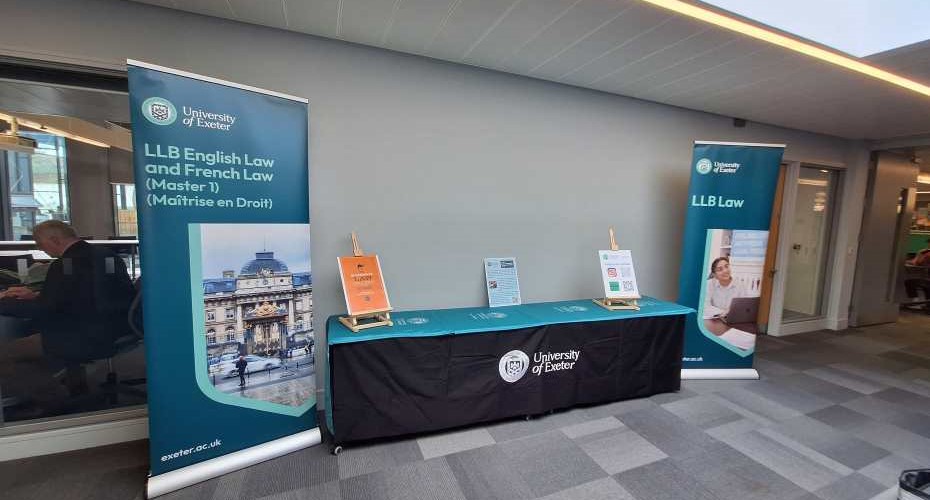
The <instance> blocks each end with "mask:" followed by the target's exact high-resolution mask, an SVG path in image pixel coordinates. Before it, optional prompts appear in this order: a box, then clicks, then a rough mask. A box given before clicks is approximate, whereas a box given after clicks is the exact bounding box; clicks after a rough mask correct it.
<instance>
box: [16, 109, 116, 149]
mask: <svg viewBox="0 0 930 500" xmlns="http://www.w3.org/2000/svg"><path fill="white" fill-rule="evenodd" d="M13 118H16V121H17V122H19V125H20V126H21V127H29V128H32V129H36V130H37V131H39V132H45V133H47V134H52V135H58V136H61V137H65V138H68V139H71V140H75V141H78V142H83V143H85V144H90V145H91V146H97V147H98V148H108V147H110V145H109V144H107V143H105V142H100V141H95V140H93V139H90V138H87V137H84V136H81V135H76V134H72V133H71V132H67V131H64V130H61V129H57V128H55V127H49V126H48V125H44V124H42V123H39V122H35V121H32V120H29V119H23V118H19V117H16V116H13V115H8V114H6V113H0V120H4V121H12V120H13Z"/></svg>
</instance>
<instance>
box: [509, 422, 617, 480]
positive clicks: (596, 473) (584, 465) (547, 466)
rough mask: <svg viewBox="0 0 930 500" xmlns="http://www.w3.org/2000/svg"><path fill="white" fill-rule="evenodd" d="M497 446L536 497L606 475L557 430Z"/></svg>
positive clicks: (576, 445) (579, 448)
mask: <svg viewBox="0 0 930 500" xmlns="http://www.w3.org/2000/svg"><path fill="white" fill-rule="evenodd" d="M499 446H500V448H501V450H502V451H503V452H504V454H505V455H506V456H507V458H508V460H509V462H510V463H511V464H513V468H514V469H515V470H516V471H517V472H518V473H519V474H520V476H521V477H522V478H523V481H524V482H525V483H526V484H527V485H529V487H530V489H531V490H532V491H533V493H534V494H535V495H536V496H544V495H549V494H551V493H555V492H557V491H561V490H564V489H566V488H571V487H572V486H578V485H579V484H582V483H587V482H589V481H593V480H595V479H600V478H602V477H606V476H607V473H606V472H604V470H603V469H601V467H600V466H599V465H598V464H597V463H595V462H594V460H593V459H591V457H589V456H588V455H587V454H586V453H585V452H584V451H583V450H582V449H581V447H579V446H578V444H576V443H575V442H574V441H572V440H571V439H569V438H568V437H567V436H565V434H563V433H561V432H559V431H553V432H548V433H545V434H537V435H534V436H529V437H526V438H523V439H518V440H514V441H507V442H505V443H501V444H500V445H499Z"/></svg>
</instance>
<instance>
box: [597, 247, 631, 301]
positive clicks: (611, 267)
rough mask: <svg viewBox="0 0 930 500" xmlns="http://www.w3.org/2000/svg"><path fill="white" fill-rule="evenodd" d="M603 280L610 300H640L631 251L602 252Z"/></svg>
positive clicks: (605, 292)
mask: <svg viewBox="0 0 930 500" xmlns="http://www.w3.org/2000/svg"><path fill="white" fill-rule="evenodd" d="M598 256H599V257H600V261H601V278H602V279H603V280H604V296H605V297H607V298H608V299H638V298H640V296H639V287H638V286H636V272H635V271H633V254H632V252H630V251H629V250H600V251H598Z"/></svg>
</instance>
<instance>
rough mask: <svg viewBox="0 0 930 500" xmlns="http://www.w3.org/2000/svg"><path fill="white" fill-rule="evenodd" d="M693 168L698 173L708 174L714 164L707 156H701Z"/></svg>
mask: <svg viewBox="0 0 930 500" xmlns="http://www.w3.org/2000/svg"><path fill="white" fill-rule="evenodd" d="M694 168H695V170H697V172H698V173H699V174H702V175H703V174H709V173H710V171H711V169H713V168H714V164H713V163H712V162H711V161H710V160H708V159H707V158H701V159H700V160H698V162H697V165H695V166H694Z"/></svg>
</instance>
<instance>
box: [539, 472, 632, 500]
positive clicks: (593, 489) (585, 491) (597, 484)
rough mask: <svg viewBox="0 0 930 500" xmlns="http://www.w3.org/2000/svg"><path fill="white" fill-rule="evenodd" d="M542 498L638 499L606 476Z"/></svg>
mask: <svg viewBox="0 0 930 500" xmlns="http://www.w3.org/2000/svg"><path fill="white" fill-rule="evenodd" d="M540 500H636V499H635V498H634V497H633V495H631V494H630V492H629V491H626V490H625V489H624V488H623V486H620V483H618V482H617V481H616V480H614V478H612V477H605V478H603V479H598V480H597V481H591V482H590V483H584V484H579V485H578V486H573V487H571V488H568V489H567V490H562V491H560V492H558V493H553V494H551V495H546V496H544V497H542V498H541V499H540Z"/></svg>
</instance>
